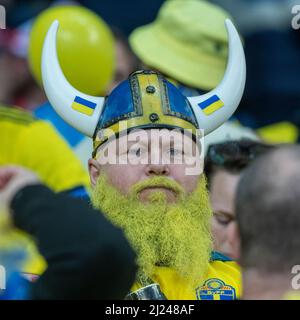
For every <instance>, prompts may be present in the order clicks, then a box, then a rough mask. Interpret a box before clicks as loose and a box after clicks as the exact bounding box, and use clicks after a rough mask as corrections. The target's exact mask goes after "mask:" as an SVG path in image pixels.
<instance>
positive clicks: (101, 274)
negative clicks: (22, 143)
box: [0, 166, 136, 300]
mask: <svg viewBox="0 0 300 320" xmlns="http://www.w3.org/2000/svg"><path fill="white" fill-rule="evenodd" d="M0 207H1V209H0V215H1V216H0V222H3V215H6V219H7V220H9V222H10V223H11V225H10V226H8V225H7V226H6V228H4V229H3V223H0V228H1V232H0V258H1V265H2V266H5V268H6V271H7V290H3V291H2V290H0V300H1V299H38V300H40V299H123V298H124V296H125V295H126V294H127V292H128V290H129V289H130V287H131V285H132V283H133V281H134V278H135V271H136V266H135V262H134V260H135V255H134V252H133V250H132V249H131V248H130V246H129V244H128V241H127V240H126V238H125V236H124V234H123V232H122V231H121V230H120V229H118V228H116V227H115V226H112V224H110V223H109V222H108V221H107V220H106V219H105V218H104V217H103V215H102V214H101V212H99V211H97V210H93V209H92V208H91V207H90V206H89V204H88V203H84V202H82V201H79V200H75V199H71V198H70V197H68V196H67V195H65V194H55V193H54V192H53V191H52V190H51V189H49V188H47V187H46V186H44V185H42V184H41V182H40V180H39V178H38V177H37V176H36V174H35V173H33V172H31V171H29V170H25V169H24V168H22V167H17V166H4V167H1V168H0ZM3 209H4V212H3ZM1 220H2V221H1ZM70 221H72V228H69V225H70ZM8 224H9V223H8ZM14 227H16V228H18V229H19V230H22V231H23V232H25V233H26V234H28V235H30V236H32V238H33V239H34V241H35V243H36V244H37V246H38V248H39V252H40V253H41V255H42V256H43V257H44V259H45V260H46V261H47V268H46V270H45V272H44V273H43V274H42V275H41V276H40V277H37V278H36V279H35V281H34V283H30V282H28V281H26V280H25V278H24V275H23V276H21V274H20V273H18V271H20V267H19V263H16V258H15V256H16V255H19V256H20V251H21V249H23V252H24V254H23V259H24V260H26V259H27V257H26V250H25V249H26V248H25V247H23V248H22V246H21V244H20V243H19V246H18V247H19V248H18V247H17V246H16V245H17V242H18V241H17V240H16V239H13V238H12V233H13V232H14V230H15V228H14ZM5 240H6V242H10V243H9V244H10V245H9V246H4V245H3V244H4V243H5ZM17 248H18V249H17ZM82 248H84V253H83V252H82ZM19 259H20V258H19Z"/></svg>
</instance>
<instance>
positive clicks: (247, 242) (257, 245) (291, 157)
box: [236, 146, 300, 272]
mask: <svg viewBox="0 0 300 320" xmlns="http://www.w3.org/2000/svg"><path fill="white" fill-rule="evenodd" d="M236 214H237V222H238V226H239V232H240V238H241V264H242V266H243V267H244V268H251V267H252V268H256V269H259V270H260V271H262V272H266V271H268V272H282V271H286V270H291V268H292V267H293V265H295V264H299V263H300V146H285V147H280V148H278V149H276V150H274V151H270V152H268V153H267V154H265V155H263V156H261V157H259V158H258V159H257V160H256V161H254V162H253V163H252V164H251V165H250V166H249V167H248V168H247V169H246V170H245V171H244V173H243V175H242V178H241V180H240V182H239V185H238V189H237V197H236Z"/></svg>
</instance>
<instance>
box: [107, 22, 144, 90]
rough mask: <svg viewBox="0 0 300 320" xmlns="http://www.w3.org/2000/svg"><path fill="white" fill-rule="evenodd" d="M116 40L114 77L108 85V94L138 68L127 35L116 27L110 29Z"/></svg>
mask: <svg viewBox="0 0 300 320" xmlns="http://www.w3.org/2000/svg"><path fill="white" fill-rule="evenodd" d="M112 31H113V33H114V36H115V41H116V68H115V74H114V78H113V80H112V82H111V84H110V86H109V89H108V91H107V93H108V94H109V93H110V92H111V91H112V90H113V89H114V88H115V87H116V86H117V85H118V84H119V83H121V82H122V81H124V80H127V79H128V76H129V75H130V74H131V73H132V72H134V71H137V70H138V69H139V64H138V59H137V57H136V56H135V54H134V53H133V52H132V50H131V48H130V46H129V43H128V40H127V37H125V35H124V34H123V33H122V32H121V31H120V30H119V29H117V28H113V29H112Z"/></svg>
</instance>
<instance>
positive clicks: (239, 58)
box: [188, 19, 246, 135]
mask: <svg viewBox="0 0 300 320" xmlns="http://www.w3.org/2000/svg"><path fill="white" fill-rule="evenodd" d="M225 25H226V29H227V33H228V38H229V58H228V63H227V68H226V72H225V75H224V78H223V80H222V81H221V83H220V84H219V85H218V87H216V88H215V89H214V90H212V91H210V92H208V93H206V94H203V95H201V96H197V97H188V100H189V102H190V104H191V105H192V108H193V110H194V112H195V115H196V118H197V121H198V125H199V127H200V129H204V134H205V135H207V134H209V133H210V132H212V131H214V130H215V129H217V128H218V127H219V126H220V125H222V124H223V123H224V122H225V121H226V120H228V119H229V118H230V117H231V116H232V114H233V113H234V111H235V110H236V108H237V107H238V105H239V103H240V101H241V99H242V95H243V92H244V88H245V81H246V61H245V55H244V50H243V45H242V43H241V40H240V37H239V34H238V32H237V30H236V29H235V27H234V25H233V23H232V22H231V21H230V20H229V19H226V21H225Z"/></svg>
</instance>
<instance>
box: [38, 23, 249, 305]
mask: <svg viewBox="0 0 300 320" xmlns="http://www.w3.org/2000/svg"><path fill="white" fill-rule="evenodd" d="M225 24H226V28H227V32H228V36H229V62H228V66H227V70H226V72H225V76H224V79H223V81H222V82H221V84H220V85H219V86H218V87H216V88H215V89H214V90H212V91H210V92H209V93H207V94H205V95H202V96H197V97H185V96H183V95H182V94H181V93H180V92H179V90H178V89H177V88H176V87H175V86H174V85H172V84H171V83H170V82H168V81H167V80H166V79H164V78H163V77H162V76H161V75H160V74H158V73H156V72H153V71H137V72H135V73H133V74H131V75H130V77H129V78H128V80H126V81H124V82H122V83H121V84H120V85H119V86H117V87H116V88H115V89H114V90H113V91H112V93H111V94H110V95H109V96H108V97H105V98H104V97H95V96H90V95H87V94H84V93H82V92H80V91H78V90H77V89H75V88H74V87H72V85H71V84H70V83H69V82H68V81H67V80H66V78H65V77H64V74H63V72H62V71H61V67H60V65H59V62H58V58H57V53H56V34H57V30H58V26H59V22H58V21H55V22H54V23H53V24H52V26H51V27H50V29H49V31H48V34H47V37H46V39H45V43H44V48H43V56H42V76H43V84H44V88H45V92H46V94H47V97H48V99H49V101H50V103H51V104H52V106H53V107H54V108H55V109H56V111H57V112H58V113H59V115H60V116H61V117H62V118H63V119H64V120H65V121H67V122H68V123H70V124H71V125H72V126H74V127H75V128H77V129H78V130H79V131H81V132H82V133H84V134H86V135H88V136H90V137H93V140H94V152H93V158H92V159H90V160H89V173H90V179H91V183H92V187H93V194H92V202H93V205H94V206H95V207H96V208H99V209H101V211H103V212H105V215H106V216H107V217H108V219H110V220H111V221H112V222H113V223H115V224H116V225H117V226H120V227H121V228H122V229H123V230H124V232H125V234H126V236H127V238H128V239H129V241H130V243H131V245H132V246H133V248H134V249H135V250H136V252H137V255H138V259H137V263H138V266H139V273H138V276H137V279H136V283H135V284H134V285H133V287H132V289H131V292H130V293H129V294H128V296H127V297H126V298H127V299H206V300H208V299H210V300H211V299H223V300H224V299H226V300H228V299H236V298H237V297H238V296H239V295H240V290H241V288H240V275H239V270H238V267H237V265H236V264H235V263H234V262H233V261H230V260H229V259H228V258H226V257H224V256H222V255H220V254H218V253H212V251H211V250H212V239H211V233H210V219H211V209H210V206H209V200H208V194H207V189H206V181H205V177H204V175H203V174H202V172H203V170H202V169H203V168H202V167H201V163H200V164H199V159H201V143H200V141H202V140H201V137H202V136H203V133H204V135H206V134H208V133H210V132H212V131H213V130H215V129H216V128H217V127H219V126H220V125H221V124H222V123H223V122H224V121H226V120H227V119H228V118H229V117H230V116H231V115H232V114H233V112H234V111H235V109H236V108H237V106H238V104H239V102H240V99H241V97H242V94H243V90H244V84H245V58H244V52H243V48H242V45H241V41H240V38H239V36H238V33H237V31H236V29H235V27H234V26H233V24H232V23H231V21H230V20H227V21H226V23H225ZM200 129H201V130H200Z"/></svg>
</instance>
